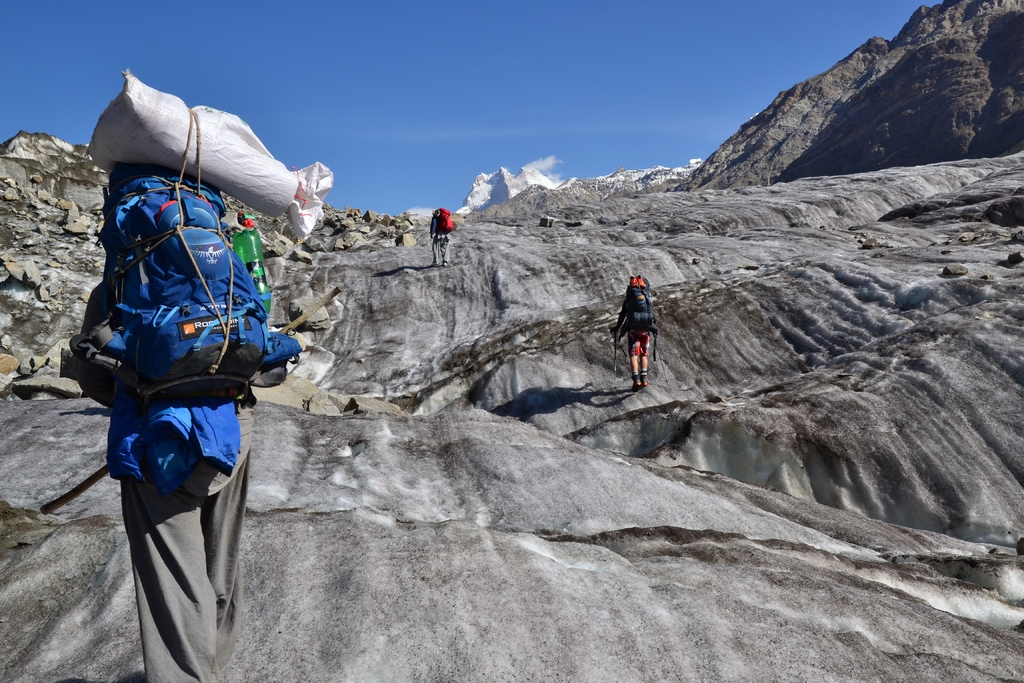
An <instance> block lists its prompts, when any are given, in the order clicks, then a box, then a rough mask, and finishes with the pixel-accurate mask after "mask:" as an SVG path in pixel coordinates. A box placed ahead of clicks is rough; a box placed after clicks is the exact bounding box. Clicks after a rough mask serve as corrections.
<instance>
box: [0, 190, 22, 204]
mask: <svg viewBox="0 0 1024 683" xmlns="http://www.w3.org/2000/svg"><path fill="white" fill-rule="evenodd" d="M0 197H3V199H4V200H5V201H8V202H13V201H14V200H16V199H17V198H18V191H17V190H15V189H14V188H13V187H9V188H7V189H6V190H4V193H3V194H2V195H0Z"/></svg>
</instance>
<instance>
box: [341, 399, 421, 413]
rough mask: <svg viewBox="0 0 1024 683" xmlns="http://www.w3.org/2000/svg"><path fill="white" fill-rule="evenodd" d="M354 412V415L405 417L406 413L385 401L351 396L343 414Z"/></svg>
mask: <svg viewBox="0 0 1024 683" xmlns="http://www.w3.org/2000/svg"><path fill="white" fill-rule="evenodd" d="M350 411H355V413H356V415H362V414H369V415H380V414H382V413H384V414H391V415H405V414H406V412H405V411H404V410H402V409H401V408H399V407H398V406H396V405H395V404H394V403H388V402H387V401H385V400H383V399H380V398H370V397H368V396H353V397H352V398H351V399H350V400H349V402H348V405H347V406H345V412H346V413H347V412H350Z"/></svg>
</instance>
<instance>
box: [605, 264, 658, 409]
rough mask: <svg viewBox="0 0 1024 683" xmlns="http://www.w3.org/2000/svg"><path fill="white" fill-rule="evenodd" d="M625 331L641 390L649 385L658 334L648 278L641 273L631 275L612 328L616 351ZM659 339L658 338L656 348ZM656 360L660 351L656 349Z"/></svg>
mask: <svg viewBox="0 0 1024 683" xmlns="http://www.w3.org/2000/svg"><path fill="white" fill-rule="evenodd" d="M623 332H625V333H626V340H627V346H628V347H629V365H630V369H631V370H632V371H633V391H640V390H641V389H643V388H644V387H646V386H647V384H648V380H647V353H648V351H649V350H650V348H651V341H652V340H656V339H657V336H658V326H657V324H655V320H654V303H653V301H652V300H651V291H650V288H649V287H648V285H647V281H646V280H644V278H643V277H641V276H640V275H634V276H632V277H630V278H629V287H627V288H626V296H625V298H624V299H623V301H622V310H620V311H619V319H618V322H616V323H615V326H614V327H612V328H611V333H612V336H613V337H614V339H615V349H616V350H615V353H618V347H619V339H620V338H621V335H622V333H623ZM656 348H657V341H655V349H656ZM654 359H655V360H657V350H655V352H654Z"/></svg>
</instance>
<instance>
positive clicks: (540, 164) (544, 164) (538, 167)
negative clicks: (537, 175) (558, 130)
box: [523, 154, 562, 183]
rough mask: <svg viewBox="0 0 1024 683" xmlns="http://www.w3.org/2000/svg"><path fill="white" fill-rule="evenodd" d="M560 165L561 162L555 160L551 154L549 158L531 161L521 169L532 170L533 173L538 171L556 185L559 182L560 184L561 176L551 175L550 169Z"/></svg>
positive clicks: (557, 159)
mask: <svg viewBox="0 0 1024 683" xmlns="http://www.w3.org/2000/svg"><path fill="white" fill-rule="evenodd" d="M560 163H562V160H561V159H559V158H557V157H556V156H555V155H554V154H552V155H551V156H549V157H544V158H543V159H537V160H536V161H531V162H530V163H528V164H526V165H525V166H523V168H532V169H534V170H535V171H540V172H541V173H543V174H544V175H545V176H547V177H548V178H549V179H550V180H552V181H554V182H556V183H560V182H562V176H561V175H560V174H558V173H552V172H551V169H553V168H554V167H555V166H557V165H558V164H560Z"/></svg>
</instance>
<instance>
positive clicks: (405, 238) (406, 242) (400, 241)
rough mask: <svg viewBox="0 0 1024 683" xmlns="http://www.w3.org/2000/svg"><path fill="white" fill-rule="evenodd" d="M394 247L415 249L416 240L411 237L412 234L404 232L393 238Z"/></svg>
mask: <svg viewBox="0 0 1024 683" xmlns="http://www.w3.org/2000/svg"><path fill="white" fill-rule="evenodd" d="M395 246H396V247H415V246H416V238H415V237H413V235H412V233H409V232H406V233H403V234H401V235H399V236H398V237H396V238H395Z"/></svg>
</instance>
